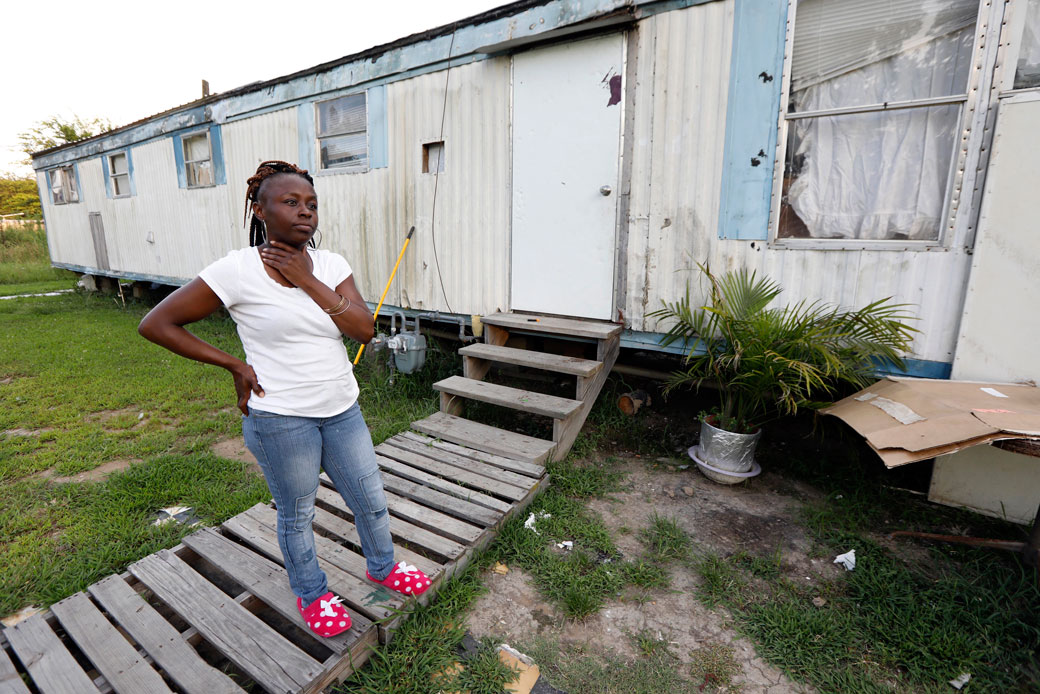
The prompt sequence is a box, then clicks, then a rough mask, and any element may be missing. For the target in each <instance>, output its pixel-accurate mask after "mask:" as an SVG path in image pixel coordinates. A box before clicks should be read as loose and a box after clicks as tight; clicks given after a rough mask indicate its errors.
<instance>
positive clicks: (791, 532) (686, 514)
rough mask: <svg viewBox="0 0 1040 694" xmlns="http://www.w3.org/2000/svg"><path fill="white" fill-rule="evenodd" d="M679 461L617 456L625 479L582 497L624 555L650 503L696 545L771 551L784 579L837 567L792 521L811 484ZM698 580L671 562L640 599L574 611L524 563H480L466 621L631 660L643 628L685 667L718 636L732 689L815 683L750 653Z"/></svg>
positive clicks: (782, 689) (776, 690)
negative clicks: (480, 585) (571, 614)
mask: <svg viewBox="0 0 1040 694" xmlns="http://www.w3.org/2000/svg"><path fill="white" fill-rule="evenodd" d="M682 465H686V461H685V460H681V459H675V460H663V461H659V463H658V464H654V463H652V462H650V461H645V460H642V459H636V458H627V459H624V460H623V463H622V466H623V470H624V472H625V473H626V475H627V476H626V479H627V482H626V484H625V488H624V489H623V490H622V491H620V492H616V493H613V494H611V495H610V496H609V497H608V498H605V499H595V500H592V501H591V502H590V503H589V504H588V507H589V509H590V510H592V511H594V512H595V513H598V514H599V515H600V516H601V517H602V518H603V520H604V522H605V523H606V525H607V527H608V528H609V530H610V532H611V536H612V537H613V538H614V541H615V543H616V544H617V546H618V549H620V551H621V552H622V553H623V554H624V555H625V557H626V558H628V559H635V558H636V557H638V556H640V555H642V554H644V553H645V551H646V550H645V547H644V545H643V543H642V542H641V540H640V531H641V530H643V529H644V528H646V527H648V526H649V524H650V520H649V519H650V517H651V516H652V515H653V514H655V513H656V514H657V515H659V516H662V517H666V518H672V519H674V520H675V521H676V522H677V523H678V525H679V526H680V527H681V528H682V529H683V530H685V531H686V532H687V533H689V535H690V536H691V537H692V538H693V540H694V542H695V544H696V546H697V548H698V549H700V550H702V551H703V550H706V551H711V552H714V553H716V554H720V555H723V556H725V555H730V554H733V553H736V552H740V551H745V552H748V553H751V554H755V555H758V556H765V557H769V556H772V555H774V554H775V553H776V552H777V551H779V552H780V555H781V557H782V563H781V571H783V572H784V573H785V575H787V576H788V577H789V578H790V579H791V580H797V581H800V582H811V583H815V582H816V581H819V580H821V579H827V578H831V577H833V576H835V575H837V574H838V573H839V572H840V571H841V568H840V567H838V566H837V565H834V564H832V563H830V561H828V560H826V559H819V558H813V557H810V556H809V554H808V552H809V549H810V547H811V543H810V541H809V539H808V537H807V536H806V535H805V533H804V531H803V530H802V528H801V526H800V524H799V523H798V518H797V513H798V508H799V507H800V505H801V504H802V503H804V502H805V501H807V500H809V499H811V498H813V497H816V496H818V495H819V493H818V492H817V491H815V490H814V489H812V488H811V487H808V486H806V485H801V484H799V483H792V482H790V481H788V480H783V479H781V478H780V477H779V476H776V475H771V474H769V473H768V472H766V473H763V474H762V475H761V476H759V477H758V478H756V479H755V480H753V481H752V482H751V483H750V484H747V485H739V486H736V487H731V486H725V485H719V484H715V483H714V482H711V481H710V480H708V479H707V478H705V477H704V476H703V475H701V474H700V472H698V471H697V469H696V468H695V467H692V466H691V467H689V468H687V469H685V470H680V469H678V468H679V466H682ZM670 468H671V469H670ZM698 581H699V577H698V576H697V575H696V574H695V573H694V572H693V571H691V570H690V569H689V568H688V567H687V566H684V565H681V564H674V565H673V566H672V568H671V585H670V586H669V588H667V589H665V590H657V591H651V592H650V593H649V594H647V595H646V596H644V597H642V598H639V599H625V598H621V599H618V600H614V601H610V602H608V603H607V604H606V605H605V606H604V608H603V609H602V610H601V611H600V612H598V613H597V614H594V615H591V616H590V617H587V618H586V619H584V620H580V621H575V620H567V619H565V618H563V617H562V616H560V614H559V612H558V610H557V608H556V607H555V606H553V605H552V604H550V603H548V602H546V601H545V600H544V599H543V598H542V597H541V595H540V594H539V592H538V590H537V588H536V587H535V586H534V583H533V581H532V579H531V578H530V577H529V576H528V575H527V574H525V572H524V571H522V570H520V569H517V568H513V567H510V570H509V572H508V573H507V574H505V575H499V574H496V573H494V572H493V571H488V572H486V575H485V576H484V582H485V585H486V586H487V588H488V592H487V593H486V594H485V595H483V596H481V597H480V598H479V599H478V600H477V602H476V604H475V605H474V607H473V609H472V610H471V611H470V613H469V615H468V617H467V627H468V628H469V630H470V631H471V632H472V633H473V634H474V635H475V636H477V637H482V636H491V637H494V638H496V639H501V640H505V641H507V642H509V643H517V642H524V641H530V640H532V639H534V638H535V637H538V636H543V637H548V638H552V639H558V640H559V641H560V642H561V643H563V644H573V645H591V646H594V647H595V648H596V649H598V650H603V651H608V652H609V651H613V652H615V653H616V654H617V655H618V656H619V657H623V658H626V659H632V660H634V659H637V658H638V657H639V656H640V653H639V650H638V648H637V647H636V646H635V644H633V642H632V638H631V637H632V636H633V635H635V634H638V633H640V632H647V633H649V634H650V635H652V636H653V637H655V638H659V639H663V640H664V641H666V642H668V643H669V646H670V648H671V651H672V652H673V653H674V654H675V655H677V656H678V657H679V659H680V661H681V663H682V665H681V667H682V668H683V669H684V670H685V671H686V672H689V669H690V665H691V663H693V661H694V659H695V657H696V652H697V651H698V650H699V649H703V648H709V647H710V648H714V647H717V646H718V645H720V644H722V645H724V646H728V647H730V648H732V649H733V651H734V655H735V657H736V661H737V663H738V665H739V667H740V671H739V672H738V673H737V674H736V675H735V676H734V678H733V685H739V686H740V687H741V689H740V691H742V692H745V693H746V694H788V693H794V692H799V693H803V692H812V691H814V690H813V689H812V688H810V687H806V686H804V685H800V684H796V683H793V682H791V681H790V680H788V679H787V678H786V677H785V676H784V675H783V674H782V673H781V672H780V671H779V670H777V669H776V668H774V667H772V666H770V665H769V664H768V663H766V662H765V661H764V660H763V659H761V658H759V657H757V656H756V655H755V651H754V646H753V645H752V644H751V642H750V641H748V640H746V639H744V638H742V637H740V636H739V635H738V634H737V632H736V631H735V630H734V629H733V628H732V627H731V626H730V625H729V623H728V622H729V618H728V616H727V614H726V612H725V611H724V610H722V609H718V610H712V609H709V608H707V607H705V606H704V605H702V604H701V603H700V602H699V601H698V600H697V598H696V597H695V589H696V587H697V583H698Z"/></svg>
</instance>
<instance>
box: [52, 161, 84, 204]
mask: <svg viewBox="0 0 1040 694" xmlns="http://www.w3.org/2000/svg"><path fill="white" fill-rule="evenodd" d="M50 181H51V199H52V200H54V204H55V205H65V204H68V203H70V202H79V185H78V184H77V182H76V168H75V167H74V166H62V167H59V168H57V169H51V171H50Z"/></svg>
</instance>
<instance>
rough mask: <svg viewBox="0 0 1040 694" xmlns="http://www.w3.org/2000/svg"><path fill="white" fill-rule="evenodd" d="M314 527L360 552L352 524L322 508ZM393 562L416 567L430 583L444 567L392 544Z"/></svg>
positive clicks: (317, 514) (358, 541) (316, 517)
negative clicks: (405, 563)
mask: <svg viewBox="0 0 1040 694" xmlns="http://www.w3.org/2000/svg"><path fill="white" fill-rule="evenodd" d="M314 527H316V528H321V529H322V530H324V531H326V532H328V533H332V534H333V535H335V536H336V537H337V538H338V539H341V540H343V541H345V542H348V543H350V544H351V545H353V546H355V547H356V548H357V550H358V552H361V537H360V536H359V535H358V531H357V528H356V527H355V526H354V523H353V522H351V521H348V520H345V519H343V518H340V517H339V516H337V515H336V514H334V513H329V512H328V511H326V510H325V509H323V508H318V509H315V510H314ZM394 560H395V561H405V562H408V563H409V564H414V565H415V566H418V567H419V568H421V569H422V570H423V573H425V574H426V575H427V576H428V577H429V578H430V580H431V581H432V580H434V579H435V578H437V577H438V576H440V575H441V574H442V573H443V572H444V567H443V566H442V565H441V564H439V563H437V562H436V561H434V560H433V559H427V558H426V557H424V556H423V555H421V554H417V553H416V552H413V551H412V550H410V549H408V548H407V547H401V546H400V545H398V544H396V543H395V544H394Z"/></svg>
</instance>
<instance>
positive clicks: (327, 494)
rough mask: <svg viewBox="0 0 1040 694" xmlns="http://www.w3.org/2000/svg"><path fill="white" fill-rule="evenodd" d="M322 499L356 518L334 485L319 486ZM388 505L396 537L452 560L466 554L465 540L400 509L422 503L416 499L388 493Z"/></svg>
mask: <svg viewBox="0 0 1040 694" xmlns="http://www.w3.org/2000/svg"><path fill="white" fill-rule="evenodd" d="M318 500H319V501H320V502H322V503H323V504H325V505H327V506H330V507H332V508H334V509H336V512H337V513H340V514H343V515H344V516H346V518H347V520H350V521H353V520H354V512H353V511H351V510H350V507H348V506H347V504H346V502H344V501H343V497H341V496H340V495H339V494H338V493H336V490H334V489H330V488H328V487H325V486H321V487H319V488H318ZM386 506H387V509H389V511H390V533H391V534H392V535H393V536H394V537H396V538H399V539H400V540H401V541H403V542H408V543H411V544H413V545H417V546H419V547H422V548H423V549H425V550H428V551H430V552H432V553H434V554H436V555H437V556H440V557H444V558H445V559H449V560H450V559H454V558H455V557H457V556H458V555H460V554H462V552H463V551H465V549H466V547H465V545H464V544H460V543H459V542H456V541H454V540H450V539H448V538H447V537H444V536H443V535H439V534H437V532H436V528H429V527H428V526H419V525H415V524H413V523H410V522H409V521H408V520H405V518H404V517H402V516H401V513H400V509H401V507H402V506H405V507H407V506H416V507H418V506H419V505H418V504H416V503H414V502H412V501H408V500H407V499H402V498H400V497H398V496H396V495H394V494H390V493H387V494H386ZM420 508H421V507H420ZM424 510H425V511H427V512H429V513H430V514H434V513H436V512H434V511H430V510H429V509H424ZM436 515H437V516H438V517H439V519H440V520H442V521H444V522H450V523H453V524H454V523H457V524H459V525H466V524H465V523H463V522H462V521H459V520H456V519H455V518H452V517H450V516H445V515H444V514H442V513H436ZM467 527H473V526H467ZM474 529H475V530H477V532H478V533H479V531H480V529H479V528H474Z"/></svg>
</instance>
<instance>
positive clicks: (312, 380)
mask: <svg viewBox="0 0 1040 694" xmlns="http://www.w3.org/2000/svg"><path fill="white" fill-rule="evenodd" d="M247 183H248V188H247V190H246V214H247V215H248V214H249V213H250V211H251V212H252V219H251V222H250V247H249V248H243V249H240V250H236V251H232V252H231V253H229V254H228V255H226V256H225V257H224V258H221V259H220V260H218V261H216V262H215V263H213V264H212V265H210V266H208V267H207V268H205V269H204V270H203V271H202V272H200V273H199V276H198V277H196V278H195V279H194V280H192V281H191V282H189V283H188V284H186V285H185V286H183V287H181V288H180V289H178V290H177V291H175V292H173V293H172V294H170V296H168V297H167V298H166V299H165V300H163V301H162V302H161V303H160V304H159V305H157V306H156V307H155V308H154V309H152V310H151V311H150V312H149V313H148V315H147V316H145V317H144V320H142V321H141V325H140V327H139V328H138V331H139V332H140V333H141V335H143V336H144V337H145V338H147V339H149V340H151V341H152V342H155V343H156V344H159V345H161V346H163V347H165V348H167V349H169V350H170V351H172V352H175V353H176V354H179V355H181V356H184V357H188V358H189V359H194V360H196V361H200V362H204V363H207V364H214V365H216V366H220V367H222V368H225V369H227V370H228V371H229V372H231V375H232V377H233V378H234V382H235V391H236V393H237V395H238V407H239V409H240V410H242V414H243V418H242V433H243V435H244V437H245V442H246V446H247V447H248V448H249V450H250V452H251V453H252V454H253V455H254V456H256V459H257V461H258V462H259V463H260V467H261V469H262V470H263V472H264V477H265V478H266V479H267V485H268V487H269V488H270V490H271V494H272V496H273V497H274V500H275V504H276V505H277V507H278V544H279V546H280V547H281V550H282V555H283V557H284V558H285V568H286V571H287V572H288V574H289V583H290V585H291V586H292V589H293V592H294V593H295V594H296V595H297V606H298V607H299V609H300V613H301V614H302V615H303V618H304V620H306V622H307V624H308V625H309V626H310V628H311V629H312V630H313V631H314V632H315V633H317V634H319V635H321V636H325V637H329V636H335V635H336V634H339V633H342V632H343V631H345V630H347V629H349V628H350V616H349V615H348V614H347V611H346V610H345V609H344V608H343V606H342V605H341V604H340V598H338V597H337V596H335V595H333V594H332V593H330V592H329V591H328V585H327V581H326V577H325V573H324V572H323V571H322V570H321V569H320V568H319V567H318V560H317V556H316V554H315V549H314V532H313V530H312V527H311V524H312V522H313V520H314V500H315V496H316V494H317V491H318V484H319V480H318V476H319V473H320V472H321V470H322V469H323V468H324V470H325V472H326V473H328V475H329V477H330V478H331V479H332V481H333V483H334V484H335V485H336V489H337V490H338V491H339V492H340V494H341V495H342V496H343V500H344V501H345V502H346V503H347V505H348V506H349V507H350V509H351V511H353V513H354V522H355V524H356V526H357V530H358V536H359V537H360V539H361V549H362V551H363V552H364V555H365V558H366V563H367V574H368V578H369V579H370V580H372V581H375V582H376V583H380V584H382V585H384V586H386V587H387V588H390V589H391V590H395V591H398V592H400V593H403V594H405V595H419V594H421V593H423V592H424V591H425V590H426V589H427V588H428V587H429V585H430V581H429V579H428V578H427V577H426V575H425V574H423V573H422V572H421V571H419V570H418V569H416V568H415V567H413V566H410V565H408V564H406V563H405V562H400V563H395V562H394V547H393V542H392V540H391V537H390V516H389V514H388V512H387V508H386V497H385V495H384V493H383V483H382V479H381V477H380V474H379V466H378V464H377V463H376V457H375V452H374V451H373V449H372V438H371V436H370V435H369V432H368V427H367V426H366V425H365V421H364V418H363V417H362V415H361V410H360V408H359V407H358V404H357V398H358V385H357V381H356V380H355V378H354V373H353V368H352V366H351V363H350V360H349V359H348V358H347V351H346V347H345V346H344V344H343V335H346V336H348V337H350V338H352V339H354V340H357V341H358V342H362V343H367V342H368V341H370V340H371V339H372V336H373V332H374V320H373V317H372V314H371V312H369V310H368V308H367V306H366V305H365V302H364V299H362V298H361V295H360V294H359V293H358V290H357V287H356V286H355V285H354V278H353V275H352V272H351V269H350V265H349V264H348V263H347V261H346V260H345V259H344V258H343V257H342V256H340V255H337V254H335V253H331V252H329V251H325V250H316V249H315V244H314V241H313V236H314V233H315V231H316V230H317V227H318V198H317V195H316V194H315V192H314V181H313V180H312V179H311V177H310V176H309V175H308V174H307V171H305V170H303V169H299V168H297V167H296V166H294V165H293V164H288V163H286V162H281V161H267V162H264V163H262V164H260V166H259V167H258V168H257V170H256V173H255V174H254V175H253V176H252V177H250V178H249V180H248V182H247ZM221 305H223V306H225V307H227V309H228V312H229V313H230V314H231V317H232V318H233V319H234V321H235V324H236V325H237V326H238V335H239V338H240V339H241V340H242V346H243V348H244V349H245V353H246V361H242V360H241V359H238V358H236V357H233V356H231V355H230V354H227V353H226V352H223V351H221V350H219V349H217V348H216V347H213V346H212V345H210V344H208V343H206V342H204V341H202V340H200V339H199V338H197V337H195V336H194V335H192V334H191V333H190V332H188V331H187V330H186V329H185V328H184V326H185V325H187V324H188V323H192V322H195V321H197V320H200V319H202V318H205V317H206V316H208V315H210V314H211V313H213V312H214V311H216V310H217V309H219V308H220V307H221Z"/></svg>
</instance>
